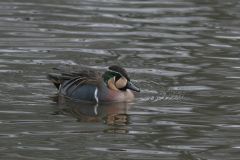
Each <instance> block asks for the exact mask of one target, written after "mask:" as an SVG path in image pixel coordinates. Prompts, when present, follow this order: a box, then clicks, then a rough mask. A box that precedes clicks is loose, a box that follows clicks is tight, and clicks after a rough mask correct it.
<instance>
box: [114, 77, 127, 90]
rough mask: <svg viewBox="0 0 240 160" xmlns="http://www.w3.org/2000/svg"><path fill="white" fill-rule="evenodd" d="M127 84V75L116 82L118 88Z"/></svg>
mask: <svg viewBox="0 0 240 160" xmlns="http://www.w3.org/2000/svg"><path fill="white" fill-rule="evenodd" d="M126 84H127V79H126V78H125V77H121V78H120V79H118V80H117V81H116V83H115V85H116V87H117V88H124V87H125V86H126Z"/></svg>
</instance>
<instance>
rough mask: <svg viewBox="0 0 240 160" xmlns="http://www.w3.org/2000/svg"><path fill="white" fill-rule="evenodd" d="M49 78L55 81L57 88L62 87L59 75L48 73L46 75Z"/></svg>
mask: <svg viewBox="0 0 240 160" xmlns="http://www.w3.org/2000/svg"><path fill="white" fill-rule="evenodd" d="M46 77H47V79H49V80H50V81H51V82H53V84H54V85H55V87H56V88H57V89H59V87H60V81H59V78H58V76H57V75H53V74H47V75H46Z"/></svg>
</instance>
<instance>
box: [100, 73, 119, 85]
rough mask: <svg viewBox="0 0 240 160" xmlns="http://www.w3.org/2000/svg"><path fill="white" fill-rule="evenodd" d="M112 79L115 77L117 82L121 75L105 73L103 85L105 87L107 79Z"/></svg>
mask: <svg viewBox="0 0 240 160" xmlns="http://www.w3.org/2000/svg"><path fill="white" fill-rule="evenodd" d="M113 77H116V78H115V79H116V80H118V79H119V78H121V75H120V74H119V73H116V72H111V71H106V72H105V73H104V75H103V81H104V83H105V84H106V85H107V83H108V81H109V79H111V78H113Z"/></svg>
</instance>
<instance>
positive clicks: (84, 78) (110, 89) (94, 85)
mask: <svg viewBox="0 0 240 160" xmlns="http://www.w3.org/2000/svg"><path fill="white" fill-rule="evenodd" d="M53 69H54V70H57V71H59V72H60V74H52V73H48V74H47V75H46V77H47V79H49V80H50V81H51V82H52V83H53V84H54V85H55V87H56V88H57V89H58V90H59V94H60V95H63V96H65V97H68V98H71V99H76V100H80V101H87V102H95V103H104V102H127V101H134V99H135V96H134V93H133V92H132V91H135V92H140V89H139V88H137V87H135V86H134V85H133V84H132V82H131V81H130V75H129V74H128V72H127V71H126V70H125V69H124V68H123V67H121V66H119V65H111V66H110V67H108V69H107V71H105V72H101V71H94V70H86V69H79V70H77V71H70V70H68V69H67V68H66V67H65V66H59V67H58V68H53Z"/></svg>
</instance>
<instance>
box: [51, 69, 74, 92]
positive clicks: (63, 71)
mask: <svg viewBox="0 0 240 160" xmlns="http://www.w3.org/2000/svg"><path fill="white" fill-rule="evenodd" d="M53 69H54V70H57V71H60V72H61V74H62V75H66V74H67V73H69V71H68V69H67V68H66V67H65V66H63V65H60V66H59V67H58V68H53ZM46 77H47V79H49V80H50V81H51V82H53V84H54V85H55V86H56V88H57V89H58V90H59V87H60V85H61V82H60V77H61V76H59V75H54V74H51V73H49V74H47V75H46Z"/></svg>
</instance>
